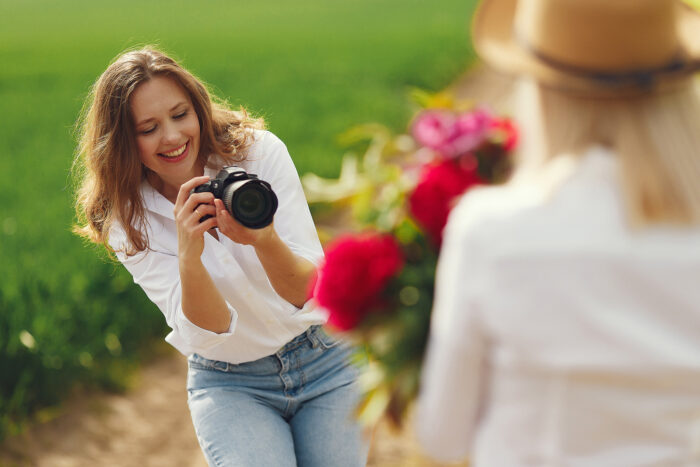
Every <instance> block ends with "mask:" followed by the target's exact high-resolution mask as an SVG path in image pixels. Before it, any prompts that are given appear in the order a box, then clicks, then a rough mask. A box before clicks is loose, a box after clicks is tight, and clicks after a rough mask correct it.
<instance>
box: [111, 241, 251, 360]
mask: <svg viewBox="0 0 700 467" xmlns="http://www.w3.org/2000/svg"><path fill="white" fill-rule="evenodd" d="M123 240H124V235H123V232H121V231H120V229H113V230H112V233H111V234H110V244H111V245H112V247H113V248H114V247H115V245H120V244H122V243H123ZM152 243H153V241H152ZM151 246H152V248H154V247H155V249H151V250H146V251H141V252H139V253H137V254H136V255H133V256H128V257H127V256H126V255H125V254H123V253H120V252H118V253H117V258H118V259H119V261H120V262H121V263H122V264H123V265H124V267H125V268H126V269H127V271H129V273H131V275H132V277H133V279H134V283H136V284H138V285H139V286H140V287H141V288H142V289H143V291H144V292H145V293H146V295H147V296H148V298H149V299H150V300H151V301H152V302H153V303H155V304H156V306H157V307H158V308H159V309H160V311H161V312H162V313H163V315H164V316H165V321H166V323H167V324H168V326H170V327H171V328H172V329H173V330H174V331H176V333H175V335H176V336H177V337H176V339H177V342H171V343H172V344H177V345H176V347H178V348H179V349H180V350H182V351H184V352H185V353H191V352H194V351H196V350H204V349H208V348H211V347H214V346H216V345H218V344H220V343H222V342H223V341H224V340H226V338H227V337H229V336H231V335H232V334H233V332H234V330H235V328H236V322H237V320H238V313H237V312H236V310H235V309H234V308H233V306H231V304H229V303H228V302H226V305H227V307H228V310H229V313H230V314H231V324H230V325H229V328H228V329H227V331H226V332H224V333H215V332H213V331H210V330H208V329H204V328H201V327H199V326H197V325H196V324H194V323H192V322H191V321H190V320H189V319H188V318H187V316H185V313H184V312H183V310H182V286H181V282H180V270H179V265H178V258H177V256H176V255H174V254H172V253H168V252H163V251H158V249H157V245H151ZM115 249H116V248H115Z"/></svg>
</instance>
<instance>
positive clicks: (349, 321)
mask: <svg viewBox="0 0 700 467" xmlns="http://www.w3.org/2000/svg"><path fill="white" fill-rule="evenodd" d="M402 266H403V255H402V252H401V249H400V247H399V245H398V244H397V242H396V240H394V237H391V236H389V235H380V234H363V235H357V236H345V237H341V238H339V239H337V240H335V241H334V242H333V243H332V244H330V245H329V246H328V248H327V249H326V259H325V261H324V263H323V265H322V266H321V267H320V268H319V273H318V279H317V281H316V286H315V291H314V295H315V298H316V301H317V302H318V304H319V305H320V306H322V307H324V308H325V309H327V310H328V311H329V313H330V314H329V318H328V324H330V325H331V326H333V327H335V328H337V329H340V330H343V331H347V330H349V329H352V328H354V327H355V326H357V325H358V324H359V323H360V322H361V321H362V319H363V318H364V317H365V316H366V315H367V313H369V312H371V311H374V310H376V309H377V308H378V307H379V306H380V304H381V292H382V291H383V290H384V288H385V287H386V285H387V284H388V282H389V280H390V279H391V278H392V277H393V276H394V275H396V274H397V272H398V271H400V269H401V267H402Z"/></svg>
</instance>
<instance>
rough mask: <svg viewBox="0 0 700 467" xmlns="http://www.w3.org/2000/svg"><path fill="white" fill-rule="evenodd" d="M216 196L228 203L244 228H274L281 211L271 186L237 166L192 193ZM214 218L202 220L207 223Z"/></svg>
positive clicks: (225, 168) (217, 175)
mask: <svg viewBox="0 0 700 467" xmlns="http://www.w3.org/2000/svg"><path fill="white" fill-rule="evenodd" d="M207 192H208V193H212V194H213V195H214V197H215V198H219V199H220V200H222V201H223V202H224V206H225V207H226V210H227V211H228V212H229V213H230V214H231V215H232V216H233V217H234V218H235V219H236V220H237V221H238V222H240V223H241V224H242V225H244V226H246V227H248V228H251V229H262V228H263V227H265V226H267V225H270V223H271V222H272V217H273V216H274V215H275V212H276V211H277V195H275V192H274V191H272V188H271V187H270V184H269V183H267V182H265V181H262V180H260V179H258V176H257V175H255V174H249V173H247V172H246V171H245V170H243V169H242V168H240V167H236V166H229V167H224V168H223V169H221V170H220V171H219V173H218V174H216V178H213V179H211V180H209V181H208V182H207V183H204V184H202V185H199V186H197V187H195V188H193V189H192V191H191V192H190V194H192V193H207ZM210 217H211V216H204V217H202V218H201V219H200V222H203V221H205V220H207V219H208V218H210Z"/></svg>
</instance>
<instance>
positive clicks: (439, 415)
mask: <svg viewBox="0 0 700 467" xmlns="http://www.w3.org/2000/svg"><path fill="white" fill-rule="evenodd" d="M578 160H579V162H578V163H575V164H573V166H572V170H571V172H570V173H569V174H568V177H566V178H565V181H563V182H562V183H561V184H560V185H559V186H558V188H557V189H556V190H554V191H551V192H547V191H546V190H542V189H541V188H540V187H538V186H537V184H534V183H525V182H523V183H512V184H509V185H507V186H505V187H499V188H495V187H491V188H483V189H479V190H475V191H473V192H471V193H469V194H467V195H466V196H465V197H463V199H462V200H461V201H460V203H459V205H458V206H457V207H456V208H455V209H454V210H453V213H452V214H451V216H450V219H449V223H448V226H447V229H446V234H445V240H444V245H443V248H442V252H441V255H440V260H439V266H438V271H437V280H436V300H435V304H434V309H433V316H432V324H431V331H430V339H429V345H428V352H427V356H426V360H425V364H424V369H423V376H422V385H421V391H420V396H419V400H418V404H417V415H416V431H417V434H418V437H419V440H420V442H421V444H422V445H423V447H424V449H425V450H426V452H427V453H428V454H429V455H431V456H432V457H435V458H437V459H440V460H455V459H461V458H464V457H465V456H469V457H470V459H471V462H472V463H471V464H470V465H473V466H475V467H481V466H487V467H499V466H518V467H525V466H533V467H535V466H537V467H550V466H551V467H554V466H556V467H564V466H606V467H608V466H610V467H613V466H617V467H632V466H635V467H639V466H685V467H689V466H696V467H697V466H700V229H699V228H694V229H691V228H673V227H662V226H660V227H654V228H648V229H644V230H640V231H632V230H630V229H629V228H628V227H627V226H626V225H625V221H624V219H625V215H624V207H623V203H622V196H621V192H620V189H619V184H618V168H617V164H616V160H615V159H614V156H613V155H612V154H610V153H608V152H607V151H606V150H604V149H602V148H593V149H591V150H590V151H589V152H587V153H586V154H585V157H583V158H582V159H578ZM698 183H700V181H698Z"/></svg>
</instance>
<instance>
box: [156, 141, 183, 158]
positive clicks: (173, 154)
mask: <svg viewBox="0 0 700 467" xmlns="http://www.w3.org/2000/svg"><path fill="white" fill-rule="evenodd" d="M189 148H190V142H189V141H188V142H186V143H185V144H183V145H182V146H180V147H179V148H177V149H174V150H172V151H168V152H161V153H158V155H159V156H160V157H162V158H163V159H164V160H165V161H167V162H180V161H181V160H183V159H184V158H186V157H187V153H188V150H189Z"/></svg>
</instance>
